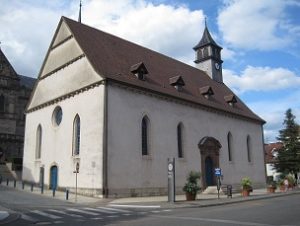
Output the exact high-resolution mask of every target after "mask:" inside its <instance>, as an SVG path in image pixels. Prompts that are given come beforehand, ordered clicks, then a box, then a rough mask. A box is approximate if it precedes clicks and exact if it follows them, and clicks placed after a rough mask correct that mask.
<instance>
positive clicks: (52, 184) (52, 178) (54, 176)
mask: <svg viewBox="0 0 300 226" xmlns="http://www.w3.org/2000/svg"><path fill="white" fill-rule="evenodd" d="M57 171H58V170H57V166H52V167H51V168H50V186H49V188H50V189H56V188H57V175H58V172H57Z"/></svg>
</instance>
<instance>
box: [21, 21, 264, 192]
mask: <svg viewBox="0 0 300 226" xmlns="http://www.w3.org/2000/svg"><path fill="white" fill-rule="evenodd" d="M199 38H200V37H199ZM221 49H222V48H221V47H220V46H218V45H217V44H216V42H215V41H214V40H213V39H212V37H211V35H210V33H209V31H208V29H207V27H205V30H204V33H203V36H202V38H201V40H200V42H199V43H198V44H197V45H196V46H195V47H194V51H195V67H193V66H190V65H187V64H185V63H182V62H180V61H177V60H175V59H173V58H170V57H168V56H165V55H163V54H160V53H158V52H155V51H153V50H150V49H147V48H145V47H142V46H139V45H137V44H134V43H132V42H129V41H127V40H124V39H121V38H118V37H116V36H114V35H111V34H108V33H105V32H103V31H100V30H97V29H95V28H92V27H89V26H87V25H84V24H82V23H80V22H76V21H73V20H71V19H68V18H66V17H62V18H61V20H60V22H59V24H58V27H57V30H56V32H55V34H54V37H53V39H52V42H51V44H50V47H49V50H48V52H47V55H46V57H45V60H44V62H43V65H42V67H41V69H40V73H39V76H38V81H37V82H36V85H35V87H34V91H33V93H32V95H31V98H30V101H29V103H28V106H27V113H26V129H25V130H26V131H25V145H24V164H23V180H26V181H31V182H35V183H43V184H45V185H46V186H48V187H49V188H58V189H64V188H69V189H71V190H72V189H75V177H76V173H74V172H77V177H78V178H77V179H78V183H77V184H78V192H79V193H82V194H88V195H93V196H98V197H129V196H149V195H164V194H166V193H167V183H168V168H167V163H168V162H167V159H168V158H175V172H176V176H175V178H176V187H177V193H182V187H183V186H184V183H185V182H186V176H187V175H188V173H189V172H190V171H191V170H193V171H200V172H201V175H202V176H201V187H202V189H205V188H206V187H208V186H213V185H216V179H215V176H214V168H217V167H219V168H221V169H222V174H223V180H222V184H224V185H226V184H230V185H233V187H235V188H240V181H241V179H242V178H243V177H245V176H248V177H250V178H251V180H252V181H253V186H254V188H255V187H263V186H264V185H265V167H264V148H263V124H264V123H265V122H264V120H262V119H261V118H260V117H258V116H257V115H256V114H255V113H253V112H252V111H251V110H250V109H249V108H248V107H247V106H246V105H245V104H244V103H243V102H242V100H240V99H239V98H238V97H237V96H236V95H235V94H234V93H233V92H232V91H231V90H230V89H229V88H228V87H227V86H226V85H225V84H224V83H223V77H222V63H223V61H222V59H221ZM191 51H193V50H192V48H191ZM76 170H77V171H76Z"/></svg>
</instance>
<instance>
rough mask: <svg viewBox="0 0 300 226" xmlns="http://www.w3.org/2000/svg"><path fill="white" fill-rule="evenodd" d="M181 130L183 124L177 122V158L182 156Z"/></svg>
mask: <svg viewBox="0 0 300 226" xmlns="http://www.w3.org/2000/svg"><path fill="white" fill-rule="evenodd" d="M182 130H183V126H182V124H181V123H179V124H178V126H177V147H178V158H183V145H182Z"/></svg>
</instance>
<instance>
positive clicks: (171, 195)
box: [168, 158, 175, 202]
mask: <svg viewBox="0 0 300 226" xmlns="http://www.w3.org/2000/svg"><path fill="white" fill-rule="evenodd" d="M168 202H175V158H168Z"/></svg>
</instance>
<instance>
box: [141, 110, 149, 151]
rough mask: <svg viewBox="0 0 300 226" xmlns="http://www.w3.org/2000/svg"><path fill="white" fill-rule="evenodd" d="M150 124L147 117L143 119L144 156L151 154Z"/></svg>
mask: <svg viewBox="0 0 300 226" xmlns="http://www.w3.org/2000/svg"><path fill="white" fill-rule="evenodd" d="M149 124H150V121H149V119H148V117H147V116H144V118H143V119H142V155H148V154H149Z"/></svg>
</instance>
